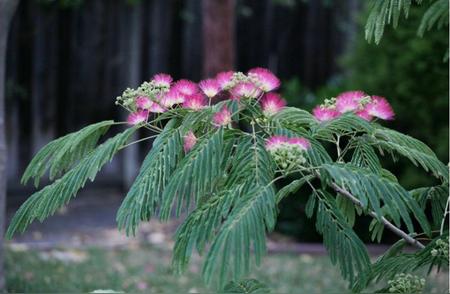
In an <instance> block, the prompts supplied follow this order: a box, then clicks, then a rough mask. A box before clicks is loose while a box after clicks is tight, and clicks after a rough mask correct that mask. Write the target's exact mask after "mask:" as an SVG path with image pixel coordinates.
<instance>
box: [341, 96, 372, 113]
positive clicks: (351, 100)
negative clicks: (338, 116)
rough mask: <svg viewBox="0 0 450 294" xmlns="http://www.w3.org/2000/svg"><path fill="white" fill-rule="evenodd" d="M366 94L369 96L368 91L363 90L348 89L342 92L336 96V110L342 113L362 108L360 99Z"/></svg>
mask: <svg viewBox="0 0 450 294" xmlns="http://www.w3.org/2000/svg"><path fill="white" fill-rule="evenodd" d="M365 96H367V95H366V93H364V92H362V91H348V92H344V93H341V94H339V95H338V96H337V97H336V110H337V111H339V112H340V113H344V112H348V111H356V110H358V109H359V108H360V106H361V104H360V101H361V99H363V98H364V97H365Z"/></svg>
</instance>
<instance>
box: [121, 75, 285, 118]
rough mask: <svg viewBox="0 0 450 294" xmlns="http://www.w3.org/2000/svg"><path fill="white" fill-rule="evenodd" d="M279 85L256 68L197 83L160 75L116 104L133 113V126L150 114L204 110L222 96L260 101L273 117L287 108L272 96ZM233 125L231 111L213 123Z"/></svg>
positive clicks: (221, 113)
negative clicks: (180, 110)
mask: <svg viewBox="0 0 450 294" xmlns="http://www.w3.org/2000/svg"><path fill="white" fill-rule="evenodd" d="M279 86H280V80H279V79H278V78H277V77H276V76H275V75H274V74H273V73H272V72H270V71H269V70H268V69H265V68H253V69H251V70H249V71H248V73H247V74H244V73H242V72H233V71H225V72H221V73H219V74H217V75H216V77H215V78H213V79H205V80H202V81H200V82H199V83H198V84H197V83H194V82H192V81H189V80H186V79H182V80H178V81H176V82H174V81H173V79H172V77H171V76H170V75H168V74H164V73H160V74H156V75H155V76H153V78H152V79H151V80H150V81H149V82H144V83H143V84H142V85H141V86H139V87H138V88H137V89H130V88H128V89H126V90H125V91H124V92H123V94H122V96H120V97H117V101H116V104H119V105H122V106H123V107H125V108H126V109H127V110H129V111H130V112H131V114H130V115H129V117H128V123H129V124H133V125H134V124H140V123H143V122H146V121H147V120H148V117H149V114H150V113H163V112H166V111H167V110H169V109H173V108H175V107H182V108H185V109H188V110H191V111H199V110H202V109H205V108H207V107H210V106H211V103H212V102H214V101H213V99H214V98H216V97H217V96H219V95H221V98H226V97H228V98H229V99H232V100H238V101H240V100H241V99H256V100H258V101H259V100H260V103H261V108H262V110H263V113H264V115H265V116H267V117H270V116H272V115H274V114H275V113H277V112H279V111H280V110H281V109H282V108H283V107H284V106H285V105H286V102H285V101H284V100H283V99H282V98H281V96H280V95H278V94H275V93H271V91H273V90H276V89H277V88H278V87H279ZM230 122H231V113H230V112H229V111H228V109H221V110H220V111H219V112H218V113H217V114H216V115H215V116H214V117H213V122H212V123H213V124H214V125H215V126H224V125H228V124H229V123H230Z"/></svg>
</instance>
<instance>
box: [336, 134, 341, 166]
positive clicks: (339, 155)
mask: <svg viewBox="0 0 450 294" xmlns="http://www.w3.org/2000/svg"><path fill="white" fill-rule="evenodd" d="M340 139H341V136H339V135H337V136H336V151H337V158H338V161H339V160H340V158H341V147H340V146H339V140H340Z"/></svg>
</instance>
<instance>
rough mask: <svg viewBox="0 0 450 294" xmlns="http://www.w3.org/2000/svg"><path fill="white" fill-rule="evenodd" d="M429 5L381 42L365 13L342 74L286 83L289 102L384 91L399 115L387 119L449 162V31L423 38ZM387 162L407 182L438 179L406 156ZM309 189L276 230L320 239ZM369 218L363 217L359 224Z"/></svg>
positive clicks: (308, 103)
mask: <svg viewBox="0 0 450 294" xmlns="http://www.w3.org/2000/svg"><path fill="white" fill-rule="evenodd" d="M426 9H427V7H425V6H421V7H418V6H414V7H412V8H411V10H410V15H409V18H408V19H407V20H401V23H400V25H399V26H398V27H397V28H396V29H393V28H392V27H387V28H386V31H385V33H384V35H383V38H382V40H381V42H380V44H379V45H375V44H369V43H367V41H366V40H365V38H364V23H365V20H366V15H367V13H366V12H364V13H362V15H361V20H360V23H361V25H360V28H359V30H358V35H357V37H356V40H355V43H354V45H353V48H352V49H351V51H349V52H347V54H346V55H344V56H343V57H342V58H341V60H340V65H341V69H342V74H340V75H338V76H335V77H333V78H332V79H330V80H329V81H328V83H327V84H326V85H323V86H322V87H320V88H319V89H315V90H310V89H308V88H307V87H304V86H303V85H302V84H301V82H300V81H299V80H298V79H292V80H290V81H287V82H284V83H283V89H282V94H283V96H284V97H285V98H286V100H287V101H288V104H289V105H292V106H297V107H301V108H304V109H307V110H311V109H312V108H313V107H314V106H315V105H316V104H319V103H321V102H322V101H323V100H324V99H325V98H330V97H335V96H336V95H338V94H339V93H340V92H343V91H349V90H363V91H365V92H367V93H368V94H372V95H379V96H384V97H386V98H387V99H388V100H389V102H391V104H392V106H393V108H394V110H395V112H396V118H395V120H394V121H392V122H383V124H385V125H386V126H388V127H390V128H393V129H396V130H399V131H401V132H403V133H406V134H409V135H411V136H413V137H416V138H418V139H420V140H422V141H423V142H425V143H426V144H427V145H429V146H430V147H431V148H432V149H433V150H434V151H435V152H436V154H437V156H438V157H439V158H440V159H441V160H442V161H443V162H444V163H446V162H448V160H449V158H448V152H449V128H448V121H449V116H448V111H449V103H448V97H449V82H448V81H449V72H448V62H446V61H444V60H443V59H444V56H445V53H446V52H447V48H448V40H449V39H448V34H449V31H448V28H443V29H439V30H437V29H434V30H430V31H429V32H428V33H427V34H425V35H424V36H423V38H421V37H418V36H417V27H418V26H419V24H420V21H421V17H422V15H423V14H424V11H425V10H426ZM386 156H389V155H386ZM383 164H384V166H385V167H386V168H388V169H389V170H391V171H392V172H394V174H396V175H397V177H398V179H399V181H400V182H401V183H402V185H404V187H407V188H413V187H422V186H430V185H433V184H434V183H435V180H434V178H433V177H432V176H430V175H429V174H426V173H425V172H423V171H422V170H421V169H418V168H416V167H415V166H413V165H412V164H411V163H410V162H409V161H407V160H403V159H401V160H399V161H398V162H396V163H391V162H390V160H386V162H383ZM302 193H303V194H305V193H306V194H305V195H303V194H302ZM307 193H308V192H304V191H303V192H302V191H301V192H299V193H298V195H293V196H292V197H290V198H287V199H286V200H285V201H284V203H282V207H281V215H280V217H279V224H278V228H277V229H278V230H280V231H281V232H283V233H287V234H290V235H293V236H296V237H297V238H299V239H300V240H302V241H315V240H317V238H318V236H317V235H316V234H314V233H313V232H312V231H311V230H310V229H307V228H308V227H309V225H312V224H310V223H309V222H308V219H307V218H306V216H305V215H304V213H302V211H303V210H304V205H305V201H306V200H305V199H306V198H307V196H308V194H307ZM366 221H367V220H366V219H360V220H358V221H357V227H359V225H360V224H362V223H365V222H366ZM358 222H359V224H358ZM362 227H364V226H362ZM356 229H357V231H358V233H361V234H360V235H361V236H362V238H363V240H366V241H368V240H369V238H368V236H364V234H366V232H365V230H363V229H361V230H358V228H356ZM388 238H389V236H388Z"/></svg>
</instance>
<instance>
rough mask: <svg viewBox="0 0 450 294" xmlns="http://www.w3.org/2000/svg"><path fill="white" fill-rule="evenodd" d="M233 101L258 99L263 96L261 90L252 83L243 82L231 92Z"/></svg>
mask: <svg viewBox="0 0 450 294" xmlns="http://www.w3.org/2000/svg"><path fill="white" fill-rule="evenodd" d="M230 92H231V98H232V99H236V100H238V99H240V98H257V97H258V96H259V95H261V90H260V89H259V88H258V87H256V86H255V84H253V83H251V82H242V83H239V84H237V85H236V86H234V87H233V88H232V89H231V90H230Z"/></svg>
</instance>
